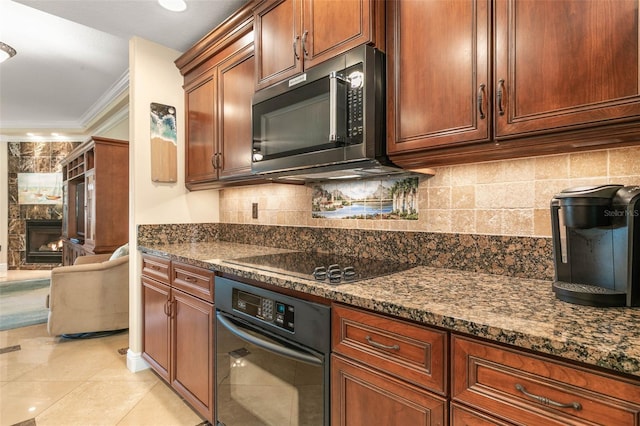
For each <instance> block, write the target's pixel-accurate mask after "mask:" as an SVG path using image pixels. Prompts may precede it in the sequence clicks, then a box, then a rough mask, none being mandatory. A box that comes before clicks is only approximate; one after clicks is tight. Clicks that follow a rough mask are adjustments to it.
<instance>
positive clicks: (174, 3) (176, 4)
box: [158, 0, 187, 12]
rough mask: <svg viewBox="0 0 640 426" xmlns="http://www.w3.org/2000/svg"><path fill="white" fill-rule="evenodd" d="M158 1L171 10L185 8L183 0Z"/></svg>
mask: <svg viewBox="0 0 640 426" xmlns="http://www.w3.org/2000/svg"><path fill="white" fill-rule="evenodd" d="M158 3H160V6H162V7H164V8H165V9H167V10H170V11H172V12H182V11H184V10H186V9H187V3H186V2H185V1H184V0H158Z"/></svg>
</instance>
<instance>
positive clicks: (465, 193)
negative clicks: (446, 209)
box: [451, 185, 476, 209]
mask: <svg viewBox="0 0 640 426" xmlns="http://www.w3.org/2000/svg"><path fill="white" fill-rule="evenodd" d="M475 207H476V188H475V186H473V185H467V186H454V187H453V188H451V208H454V209H473V208H475Z"/></svg>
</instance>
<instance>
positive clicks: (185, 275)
mask: <svg viewBox="0 0 640 426" xmlns="http://www.w3.org/2000/svg"><path fill="white" fill-rule="evenodd" d="M172 274H173V282H172V285H173V287H175V288H179V289H180V290H182V291H184V292H186V293H188V294H190V295H192V296H195V297H199V298H201V299H203V300H207V301H209V302H213V271H210V270H208V269H204V268H199V267H197V266H192V265H187V264H184V263H179V262H173V272H172Z"/></svg>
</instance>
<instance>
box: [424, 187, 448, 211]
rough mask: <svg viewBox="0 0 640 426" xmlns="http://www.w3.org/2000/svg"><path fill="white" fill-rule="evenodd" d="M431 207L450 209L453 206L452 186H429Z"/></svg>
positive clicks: (429, 205)
mask: <svg viewBox="0 0 640 426" xmlns="http://www.w3.org/2000/svg"><path fill="white" fill-rule="evenodd" d="M427 193H428V197H429V201H428V207H429V208H430V209H449V208H451V187H449V186H440V187H435V188H429V189H428V190H427Z"/></svg>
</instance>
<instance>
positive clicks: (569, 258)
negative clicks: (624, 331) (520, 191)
mask: <svg viewBox="0 0 640 426" xmlns="http://www.w3.org/2000/svg"><path fill="white" fill-rule="evenodd" d="M551 225H552V233H553V236H552V237H553V257H554V265H555V280H554V283H553V291H554V292H555V294H556V297H557V298H558V299H560V300H564V301H566V302H571V303H576V304H580V305H589V306H640V186H623V185H600V186H590V187H577V188H569V189H565V190H564V191H562V192H560V193H559V194H557V195H556V196H555V197H554V198H553V199H552V200H551Z"/></svg>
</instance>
